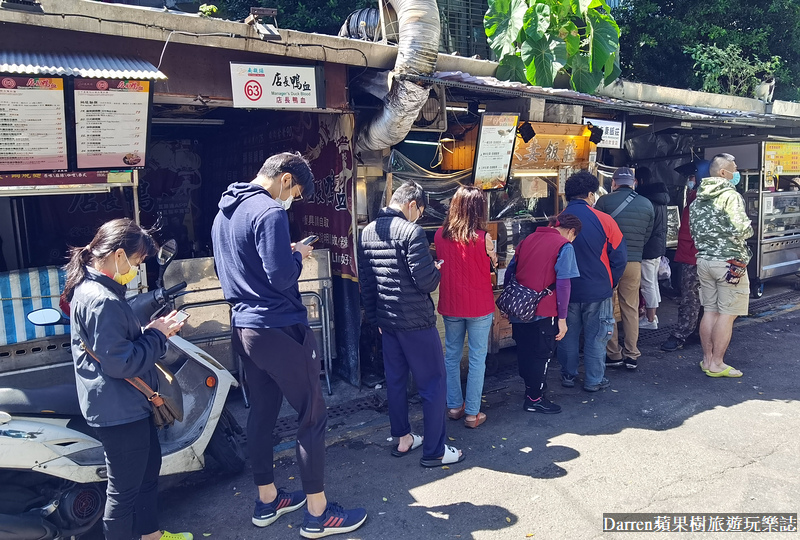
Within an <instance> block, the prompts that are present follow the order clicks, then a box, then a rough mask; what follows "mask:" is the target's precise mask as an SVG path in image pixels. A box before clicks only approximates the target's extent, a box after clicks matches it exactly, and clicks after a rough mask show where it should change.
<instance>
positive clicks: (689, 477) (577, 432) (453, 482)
mask: <svg viewBox="0 0 800 540" xmlns="http://www.w3.org/2000/svg"><path fill="white" fill-rule="evenodd" d="M668 303H669V301H666V300H665V309H668V308H667V305H668ZM794 307H795V306H794V304H783V305H781V306H776V307H775V310H774V312H773V313H771V314H767V315H766V316H763V317H758V318H754V319H747V320H742V321H741V322H740V323H739V324H737V327H736V330H735V332H734V338H733V341H732V343H731V347H730V349H729V354H728V357H727V361H728V362H729V363H730V364H731V365H733V366H735V367H737V368H739V369H741V370H742V371H743V372H744V374H745V375H744V377H743V378H741V379H712V378H709V377H706V376H705V375H704V374H703V373H702V372H701V371H700V369H699V367H698V363H699V361H700V359H701V358H702V353H701V350H700V347H699V344H695V345H691V346H687V348H686V349H684V350H682V351H678V352H675V353H663V352H661V351H660V350H658V348H657V346H658V344H659V343H660V340H650V341H652V342H651V343H648V340H647V336H646V335H645V334H644V333H643V339H642V341H643V342H644V345H643V347H642V352H643V357H642V359H641V361H640V367H639V369H638V370H637V371H635V372H628V371H626V370H624V368H623V369H622V370H609V372H608V373H607V375H608V377H609V378H610V380H611V387H610V388H609V389H607V390H604V391H601V392H598V393H595V394H589V393H587V392H584V391H583V390H581V389H580V385H579V386H578V387H576V388H573V389H566V388H562V387H561V386H560V384H559V381H558V364H557V363H555V364H554V365H552V366H551V370H550V375H549V381H548V382H549V385H550V395H549V397H550V398H551V399H552V400H553V401H555V402H556V403H558V404H560V405H562V407H563V409H564V410H563V412H562V413H561V414H557V415H540V414H536V413H527V412H524V411H523V410H522V408H521V403H522V384H521V381H520V379H519V378H518V377H517V376H516V373H515V370H514V368H513V367H512V366H513V363H512V362H513V355H511V354H509V353H506V354H505V355H504V357H503V358H502V360H501V364H503V365H506V366H507V367H506V369H505V370H501V372H500V373H498V374H497V375H496V376H495V377H491V378H489V379H487V384H486V388H485V401H486V403H485V404H484V409H483V410H484V411H485V412H486V414H487V415H488V417H489V418H488V421H487V422H486V424H484V425H482V426H480V427H479V428H478V429H476V430H470V429H467V428H465V427H464V426H463V425H462V424H461V423H460V422H448V435H449V436H450V438H451V439H452V440H451V441H450V443H451V444H453V445H455V446H457V447H459V448H461V449H463V450H464V452H465V454H466V455H467V459H466V460H465V461H464V462H463V463H461V464H458V465H453V466H451V467H450V468H448V469H444V468H437V469H424V468H422V467H420V466H419V463H418V459H419V457H420V454H419V450H418V451H416V452H415V453H416V454H417V455H412V456H408V457H404V458H400V459H398V458H393V457H391V456H390V454H389V452H390V449H391V447H392V446H393V445H394V444H395V443H394V442H392V441H390V440H389V438H390V437H389V430H388V426H387V419H386V417H385V414H383V413H382V412H381V411H370V410H364V411H358V412H355V413H353V414H351V415H346V416H343V417H341V418H340V419H339V420H336V419H334V421H333V422H332V423H331V425H332V430H331V437H330V438H329V441H328V442H329V444H331V443H332V445H331V446H330V447H329V448H328V452H327V463H328V474H327V485H328V493H329V498H330V499H332V500H336V501H338V502H339V503H341V504H343V505H344V506H346V507H350V506H356V505H361V506H364V507H366V508H367V511H368V512H369V519H368V521H367V523H366V524H365V525H364V527H362V528H361V529H359V530H358V531H356V532H354V533H351V534H349V535H342V536H341V538H362V539H384V538H385V539H390V538H391V539H414V540H419V539H427V538H475V539H494V538H498V539H500V538H502V539H505V538H534V539H562V538H578V539H583V538H638V537H640V536H641V535H637V534H634V535H626V534H623V533H603V532H602V514H603V513H606V512H609V513H610V512H654V513H667V512H686V513H718V512H743V513H744V512H765V513H777V512H792V513H796V512H797V511H798V505H799V503H798V501H800V473H798V467H797V465H798V462H800V442H798V436H797V433H798V432H800V400H799V399H800V390H799V389H798V383H797V380H798V370H800V354H798V349H800V333H798V325H799V324H800V310H797V309H794ZM770 309H772V308H770ZM660 318H661V320H662V321H665V322H666V320H668V318H666V317H660ZM366 394H368V392H366V391H364V392H362V395H366ZM412 411H413V412H414V414H415V422H414V426H415V428H416V429H421V422H420V421H419V419H420V408H419V406H418V405H416V406H414V407H412ZM284 446H285V447H287V449H288V446H289V445H284ZM288 450H289V451H286V452H283V453H282V454H281V455H282V456H283V457H281V458H280V459H279V460H277V461H276V463H275V468H276V477H277V479H278V484H279V485H282V486H285V487H287V488H289V489H300V481H299V473H298V469H297V466H296V464H295V463H294V457H293V456H294V454H293V451H292V450H290V449H288ZM254 497H255V489H254V486H253V485H252V482H251V479H250V475H249V471H245V472H244V473H243V474H241V475H239V476H237V477H235V478H231V477H221V476H219V475H215V474H213V472H210V471H209V472H204V473H200V474H195V475H191V476H188V477H186V478H184V479H183V480H182V482H181V483H180V484H179V485H177V486H175V487H172V488H170V489H168V490H166V491H165V492H164V493H163V494H162V504H161V508H162V523H163V526H164V527H166V528H167V529H168V530H172V531H175V530H190V531H192V532H193V533H194V534H195V537H196V538H205V537H206V536H204V534H207V535H208V536H207V537H208V538H212V539H213V538H219V539H251V538H252V539H257V538H269V539H282V538H287V539H288V538H292V539H294V538H297V537H298V535H299V531H298V529H299V527H300V525H301V523H302V511H299V512H295V513H292V514H288V515H286V516H283V517H281V518H280V519H279V520H278V521H277V522H276V523H275V524H273V525H271V526H270V527H267V528H266V529H263V530H262V529H257V528H256V527H254V526H252V525H251V524H250V515H251V512H252V509H253V498H254ZM773 536H774V537H789V538H796V537H797V535H796V534H794V535H791V536H789V534H769V535H768V537H773ZM720 537H725V536H723V535H722V534H719V533H691V534H689V533H672V534H671V535H670V538H720ZM737 537H747V534H745V533H739V535H737Z"/></svg>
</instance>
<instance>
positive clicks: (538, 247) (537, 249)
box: [516, 227, 568, 317]
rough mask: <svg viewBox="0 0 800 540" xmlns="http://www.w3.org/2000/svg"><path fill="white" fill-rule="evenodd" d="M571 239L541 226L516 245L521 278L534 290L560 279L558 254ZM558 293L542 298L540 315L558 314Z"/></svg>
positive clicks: (517, 269)
mask: <svg viewBox="0 0 800 540" xmlns="http://www.w3.org/2000/svg"><path fill="white" fill-rule="evenodd" d="M566 243H568V240H567V239H566V238H564V237H563V236H561V233H559V232H558V229H554V228H552V227H539V228H538V229H536V230H535V231H533V234H531V235H529V236H528V237H527V238H525V240H523V241H522V242H520V244H519V245H518V246H517V248H516V252H517V253H516V258H517V268H516V274H517V281H519V282H520V283H521V284H522V285H525V286H526V287H528V288H529V289H533V290H534V291H542V290H544V289H545V288H547V287H550V286H551V285H553V284H554V283H555V282H556V261H557V260H558V254H559V252H560V251H561V248H562V247H563V246H564V244H566ZM551 290H552V291H553V293H554V294H550V295H548V296H545V297H544V298H542V300H541V301H540V302H539V305H538V306H537V307H536V315H537V316H539V317H557V316H558V303H557V302H556V295H555V288H552V289H551Z"/></svg>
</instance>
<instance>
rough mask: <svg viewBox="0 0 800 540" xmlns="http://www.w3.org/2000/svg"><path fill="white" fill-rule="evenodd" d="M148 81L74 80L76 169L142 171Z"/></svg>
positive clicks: (148, 93) (147, 105)
mask: <svg viewBox="0 0 800 540" xmlns="http://www.w3.org/2000/svg"><path fill="white" fill-rule="evenodd" d="M149 100H150V83H149V82H148V81H126V80H112V79H75V139H76V146H77V152H78V168H79V169H102V168H121V167H144V164H145V161H144V158H145V148H146V145H147V115H148V107H149Z"/></svg>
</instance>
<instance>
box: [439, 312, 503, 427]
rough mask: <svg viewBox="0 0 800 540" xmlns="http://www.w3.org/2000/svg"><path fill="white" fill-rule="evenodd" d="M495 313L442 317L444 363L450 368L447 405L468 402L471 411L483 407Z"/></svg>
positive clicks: (455, 407)
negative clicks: (464, 366)
mask: <svg viewBox="0 0 800 540" xmlns="http://www.w3.org/2000/svg"><path fill="white" fill-rule="evenodd" d="M493 317H494V314H493V313H490V314H488V315H486V316H484V317H442V318H443V319H444V348H445V357H444V365H445V368H446V369H447V407H448V408H450V409H458V408H460V407H461V404H462V403H465V411H466V413H467V414H468V415H476V414H478V413H479V412H480V411H481V394H482V393H483V374H484V373H485V372H486V350H487V349H488V348H489V332H490V331H491V329H492V318H493ZM464 334H467V339H468V340H469V374H468V375H467V396H466V402H465V401H464V395H463V394H462V393H461V356H462V353H463V351H464Z"/></svg>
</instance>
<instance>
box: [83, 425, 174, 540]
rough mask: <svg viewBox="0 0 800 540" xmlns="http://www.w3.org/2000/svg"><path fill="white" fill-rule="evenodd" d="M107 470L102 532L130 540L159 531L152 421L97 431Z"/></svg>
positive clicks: (110, 539) (157, 455)
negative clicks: (104, 454)
mask: <svg viewBox="0 0 800 540" xmlns="http://www.w3.org/2000/svg"><path fill="white" fill-rule="evenodd" d="M96 433H97V437H98V438H99V439H100V442H102V443H103V449H104V450H105V453H106V467H107V468H108V486H107V488H106V497H107V499H106V508H105V514H103V532H104V533H105V537H106V540H130V539H132V538H136V539H137V540H138V538H139V537H140V536H142V535H144V534H150V533H154V532H156V531H157V530H158V473H159V471H160V470H161V444H160V443H159V442H158V433H157V432H156V427H155V425H154V424H153V420H152V417H149V418H145V419H144V420H139V421H137V422H131V423H129V424H122V425H119V426H112V427H102V428H97V430H96Z"/></svg>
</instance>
